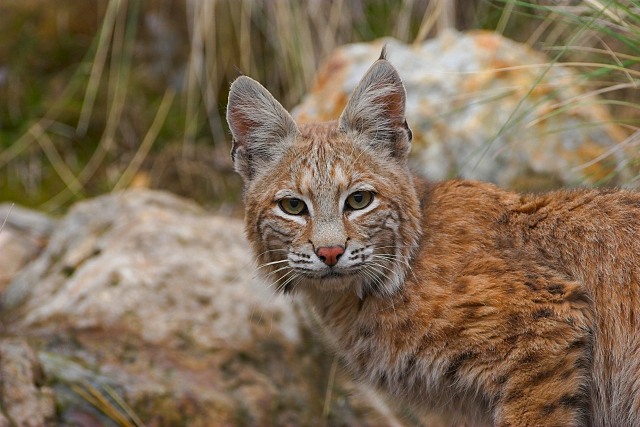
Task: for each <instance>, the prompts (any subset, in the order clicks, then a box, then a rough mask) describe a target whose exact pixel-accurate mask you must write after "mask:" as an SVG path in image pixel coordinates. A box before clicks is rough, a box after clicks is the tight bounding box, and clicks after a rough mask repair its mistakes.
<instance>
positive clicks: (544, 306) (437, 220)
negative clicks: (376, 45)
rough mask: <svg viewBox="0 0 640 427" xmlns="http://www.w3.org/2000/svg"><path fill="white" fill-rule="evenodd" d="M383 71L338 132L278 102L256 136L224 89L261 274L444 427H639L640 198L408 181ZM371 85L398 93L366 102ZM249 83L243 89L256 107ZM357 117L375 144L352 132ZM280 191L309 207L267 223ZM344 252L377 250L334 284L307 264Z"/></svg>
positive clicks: (387, 385) (359, 365)
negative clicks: (325, 252)
mask: <svg viewBox="0 0 640 427" xmlns="http://www.w3.org/2000/svg"><path fill="white" fill-rule="evenodd" d="M376 64H378V65H374V67H372V70H373V71H370V72H369V73H368V75H367V76H365V78H364V79H363V83H361V86H362V87H359V89H357V90H356V92H357V93H356V94H355V95H354V96H353V98H356V101H360V102H361V103H362V105H364V107H362V108H363V109H362V110H358V108H360V106H354V105H351V106H350V105H348V106H347V108H346V110H345V113H344V114H343V117H341V120H340V121H338V122H335V123H328V124H321V125H308V126H303V127H297V126H296V125H295V124H292V123H291V122H290V120H292V119H290V117H288V115H287V113H286V112H284V110H280V109H278V108H281V107H279V105H275V106H274V107H273V108H274V110H273V111H271V112H270V114H271V116H272V118H271V119H267V120H266V122H268V121H269V120H275V123H278V121H279V120H282V121H285V122H286V123H284V124H282V125H278V126H271V128H269V124H268V123H267V125H265V128H264V129H259V131H260V133H258V131H256V133H254V134H251V132H252V131H253V130H254V129H255V127H256V126H261V125H262V124H256V123H259V120H258V119H253V118H252V115H253V114H257V112H259V108H254V107H255V106H251V105H248V106H247V105H241V104H240V102H241V101H242V100H245V101H246V100H247V98H248V97H247V96H246V93H245V92H246V90H245V88H243V87H240V86H238V87H236V88H235V89H234V88H233V87H232V95H231V96H230V103H229V114H228V118H229V122H230V125H231V128H232V132H233V133H234V144H235V147H234V154H235V156H236V167H237V169H238V170H239V171H240V173H241V174H242V175H243V177H244V178H245V183H246V187H245V202H246V209H247V210H246V231H247V235H248V237H249V240H250V241H251V243H252V245H253V248H254V251H255V253H256V255H257V257H258V260H259V262H260V265H261V266H263V267H264V269H265V270H268V272H267V276H269V278H270V279H272V280H273V281H274V283H275V284H276V287H277V288H278V289H279V290H282V291H285V292H293V293H300V294H302V295H303V297H304V298H306V299H307V300H308V301H309V303H310V304H311V306H312V307H314V309H315V310H316V311H317V312H318V314H319V316H320V317H321V319H322V321H323V323H324V324H325V326H326V336H327V339H328V341H329V342H330V343H331V345H332V346H333V347H334V348H335V350H336V351H337V353H338V354H339V355H340V356H341V357H342V359H343V361H344V363H345V366H346V367H347V368H348V369H349V370H350V371H351V372H352V373H353V375H354V376H355V377H357V378H358V379H360V380H362V381H364V382H367V383H370V384H373V385H374V386H376V387H378V388H380V389H381V390H383V391H385V392H387V393H388V394H389V395H390V396H392V397H393V398H395V399H398V400H400V401H402V402H405V403H408V404H410V405H412V406H414V407H416V408H418V409H422V410H426V411H433V412H440V413H441V414H443V415H445V416H446V417H447V419H448V420H449V421H450V422H451V423H454V424H455V423H457V422H465V421H466V422H470V423H471V424H472V425H500V426H518V425H522V426H525V425H527V426H528V425H576V426H577V425H598V426H606V425H640V406H639V405H640V356H639V354H640V353H639V351H640V330H639V328H638V326H639V325H638V314H639V313H638V311H639V310H640V301H639V295H638V294H639V291H640V283H638V282H639V280H640V238H639V237H638V231H639V230H640V194H638V193H636V192H630V191H613V190H573V191H561V192H554V193H548V194H543V195H519V194H515V193H512V192H508V191H504V190H501V189H499V188H497V187H495V186H493V185H491V184H486V183H480V182H472V181H464V180H452V181H445V182H440V183H431V182H428V181H426V180H424V179H422V178H420V177H419V176H416V175H414V174H412V173H411V172H410V171H409V170H408V167H407V162H406V152H407V151H408V148H407V147H408V144H409V142H410V132H409V133H407V129H405V128H406V125H404V123H403V120H404V90H402V91H400V89H398V87H400V88H401V83H400V86H398V83H397V81H399V79H397V77H396V76H395V74H393V73H392V72H391V71H390V70H392V68H390V69H389V67H390V66H389V65H387V63H386V61H385V60H384V59H381V60H380V61H378V62H377V63H376ZM375 67H379V68H382V70H375ZM384 73H387V74H384ZM381 80H384V81H385V82H386V83H385V84H387V85H388V86H389V87H392V89H389V90H388V91H385V92H380V93H382V95H381V96H378V97H376V92H375V90H379V86H376V85H377V84H378V83H379V81H381ZM396 80H397V81H396ZM254 83H255V82H253V83H252V82H248V81H245V82H241V84H247V85H248V86H247V87H250V88H251V90H255V91H257V93H259V95H257V96H265V97H266V96H267V95H265V94H263V93H262V92H260V91H262V90H263V88H262V89H260V88H258V87H254V86H253V85H254ZM255 85H257V83H255ZM358 90H359V91H360V92H358ZM366 91H374V92H373V93H366ZM265 92H266V90H265ZM362 93H366V96H365V97H364V98H363V96H364V95H361V94H362ZM254 95H255V93H254ZM367 97H368V98H367ZM356 101H354V102H353V104H355V102H356ZM269 102H271V101H269ZM367 103H373V104H376V105H375V108H373V109H372V111H371V114H372V117H373V120H372V122H373V123H375V120H381V121H382V122H383V125H384V126H383V127H385V126H386V128H387V129H383V130H385V132H383V133H382V137H381V139H376V138H378V137H379V136H380V134H379V133H378V132H379V129H378V128H376V129H375V133H371V132H369V131H370V130H371V129H368V128H367V124H366V123H365V124H364V125H362V120H363V119H362V118H363V117H365V121H366V116H362V114H366V113H367V110H366V108H367V107H366V104H367ZM276 104H277V103H276ZM262 105H270V104H269V103H268V102H266V101H265V102H264V103H263V104H262ZM385 105H386V106H388V105H390V108H387V109H385V108H384V107H385ZM268 108H271V106H269V107H268ZM382 115H386V116H382ZM387 116H389V117H391V118H390V119H388V120H387ZM396 116H397V117H396ZM351 117H358V119H353V118H351ZM403 126H404V127H403ZM292 129H293V130H292ZM264 132H267V133H269V132H271V133H269V134H268V137H264V138H263V137H262V136H261V135H263V134H264ZM292 132H293V133H292ZM368 132H369V133H368ZM386 140H388V143H385V141H386ZM256 141H257V142H256ZM274 141H275V142H274ZM278 141H280V142H281V144H280V145H278V146H277V147H276V148H274V149H273V152H268V151H267V150H266V149H265V148H264V147H270V145H271V144H273V145H274V146H275V145H277V144H279V143H278ZM251 144H255V145H256V146H259V147H258V148H260V150H258V149H257V148H256V149H254V148H252V146H251ZM263 145H264V147H263ZM252 149H254V150H255V151H251V150H252ZM270 153H275V154H270ZM356 181H357V182H365V183H372V185H373V186H374V187H375V191H374V197H375V198H376V199H375V200H376V205H375V206H374V207H373V208H370V210H369V211H364V210H363V212H364V213H362V214H360V215H359V216H358V213H357V212H355V211H351V210H348V209H347V208H346V206H345V207H344V208H343V207H342V206H341V205H340V200H342V199H340V197H341V196H340V194H342V193H344V192H345V191H347V192H348V188H349V186H350V185H352V182H356ZM284 188H290V189H292V191H293V193H295V194H299V195H301V196H300V197H303V196H304V197H305V199H304V200H306V202H307V203H309V204H310V205H311V206H310V209H309V211H308V213H306V214H304V215H306V216H305V217H304V218H303V216H302V215H299V216H297V217H293V216H291V217H290V216H288V215H285V214H282V212H280V211H279V210H278V197H276V193H277V192H278V191H281V190H282V189H284ZM287 197H289V196H287ZM311 208H313V210H312V209H311ZM327 224H328V225H327ZM345 239H346V240H345ZM343 242H344V244H345V246H346V247H347V248H349V245H356V249H354V252H349V251H348V250H347V252H345V257H346V256H349V257H350V259H351V260H356V259H358V257H359V256H361V257H362V259H363V260H365V258H366V257H365V256H364V255H359V254H360V253H361V252H363V253H364V251H365V249H362V248H364V246H362V248H360V246H357V245H365V246H366V245H368V244H371V246H372V247H374V249H373V253H372V255H371V257H370V258H366V260H367V262H370V263H371V265H372V267H371V268H370V269H369V270H367V271H360V270H358V268H360V267H357V266H353V267H351V266H345V273H344V274H342V273H340V274H338V275H337V276H336V275H331V274H330V273H329V272H331V271H333V270H332V268H334V269H336V268H338V267H339V266H340V264H339V265H338V266H336V267H326V266H323V265H322V263H321V262H320V261H318V260H317V259H313V258H314V256H315V255H314V252H313V251H314V250H315V248H317V247H318V246H320V245H328V244H342V243H343ZM358 251H360V252H358ZM376 251H377V252H376ZM292 253H293V255H292ZM292 259H293V261H292ZM296 260H298V261H299V262H300V263H302V264H303V265H304V263H310V264H312V265H313V266H320V267H322V268H320V267H318V268H320V270H318V271H319V273H317V275H316V270H314V271H311V272H305V271H304V268H298V267H296V265H295V264H296V262H298V261H296ZM312 261H313V263H315V264H313V263H312ZM344 262H345V263H347V262H349V261H348V260H347V261H344ZM353 262H354V263H355V261H353ZM364 264H366V262H364ZM374 267H375V268H374ZM314 268H315V267H314ZM362 268H366V267H362ZM325 270H326V271H325ZM325 273H326V274H325ZM323 274H324V276H322V275H323ZM318 275H319V276H318Z"/></svg>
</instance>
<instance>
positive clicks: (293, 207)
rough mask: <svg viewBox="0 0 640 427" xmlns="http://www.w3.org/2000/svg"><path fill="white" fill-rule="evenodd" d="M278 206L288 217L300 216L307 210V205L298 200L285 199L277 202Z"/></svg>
mask: <svg viewBox="0 0 640 427" xmlns="http://www.w3.org/2000/svg"><path fill="white" fill-rule="evenodd" d="M278 206H280V209H282V210H283V211H284V212H285V213H288V214H289V215H300V214H303V213H304V212H305V211H306V210H307V205H305V204H304V202H303V201H302V200H300V199H295V198H286V199H282V200H280V201H279V202H278Z"/></svg>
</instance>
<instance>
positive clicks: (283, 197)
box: [227, 60, 420, 297]
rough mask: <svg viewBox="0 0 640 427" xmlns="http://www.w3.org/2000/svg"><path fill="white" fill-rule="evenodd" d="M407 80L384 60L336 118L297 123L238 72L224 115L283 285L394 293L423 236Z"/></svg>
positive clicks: (260, 242) (254, 216)
mask: <svg viewBox="0 0 640 427" xmlns="http://www.w3.org/2000/svg"><path fill="white" fill-rule="evenodd" d="M404 96H405V94H404V88H403V86H402V83H401V82H400V80H399V77H398V76H397V73H396V72H395V70H394V69H393V67H392V66H391V65H390V64H389V63H388V62H386V61H385V60H380V61H378V62H376V64H374V66H373V67H372V68H371V70H369V72H368V73H367V75H366V76H365V78H364V79H363V81H362V82H361V83H360V85H359V86H358V88H356V90H355V91H354V95H353V96H352V98H351V100H350V101H349V103H348V105H347V107H346V108H345V111H344V112H343V114H342V117H341V118H340V121H338V122H334V123H327V124H320V125H306V126H301V127H298V126H297V125H296V124H295V122H294V121H293V119H292V118H291V116H290V115H289V114H288V113H287V112H286V111H285V110H284V108H282V107H281V106H280V104H278V103H277V101H275V99H273V97H272V96H271V95H270V94H269V93H268V92H267V90H266V89H264V88H263V87H262V86H260V85H259V84H258V83H257V82H255V81H253V80H251V79H249V78H248V77H240V78H239V79H238V80H236V82H234V84H233V86H232V89H231V93H230V97H229V108H228V113H227V117H228V120H229V124H230V127H231V129H232V133H233V136H234V149H233V151H232V156H233V157H234V161H235V165H236V169H237V170H238V172H240V174H241V175H242V176H243V178H244V180H245V197H244V200H245V205H246V227H247V228H246V230H247V234H248V236H249V240H250V241H251V242H252V244H253V247H254V251H255V252H256V254H257V257H258V261H259V264H260V267H261V268H262V269H264V270H268V271H267V272H266V275H267V277H269V278H270V279H272V280H273V281H274V282H275V284H276V288H277V289H278V290H280V291H283V292H291V291H295V290H304V289H308V288H309V287H312V288H315V289H317V290H321V291H343V290H351V291H355V292H357V293H358V295H359V296H361V297H362V296H363V295H364V294H366V293H369V292H376V293H386V294H390V293H393V292H394V291H395V290H396V289H398V287H399V286H400V285H401V283H402V282H403V279H404V276H405V274H406V270H407V266H408V265H409V264H408V261H409V258H410V257H411V255H412V252H413V251H414V249H415V247H416V245H417V241H418V238H419V234H420V232H419V218H420V213H419V203H418V201H417V197H416V194H415V189H414V186H413V184H412V176H411V174H410V172H409V170H408V167H407V159H406V157H407V153H408V151H409V144H410V131H409V129H408V127H407V125H406V122H405V120H404Z"/></svg>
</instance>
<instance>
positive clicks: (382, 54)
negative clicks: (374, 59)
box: [378, 43, 387, 61]
mask: <svg viewBox="0 0 640 427" xmlns="http://www.w3.org/2000/svg"><path fill="white" fill-rule="evenodd" d="M381 59H382V60H383V61H386V60H387V44H386V43H385V44H383V45H382V50H381V51H380V57H379V58H378V60H381Z"/></svg>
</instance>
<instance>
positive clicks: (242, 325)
mask: <svg viewBox="0 0 640 427" xmlns="http://www.w3.org/2000/svg"><path fill="white" fill-rule="evenodd" d="M0 315H1V316H2V317H1V318H0V321H1V322H2V323H4V324H5V325H6V328H7V333H9V334H12V335H23V336H27V337H29V339H30V342H32V343H33V345H34V346H35V347H36V348H37V350H38V353H37V354H38V359H39V363H40V365H41V366H42V369H43V370H44V373H45V377H46V384H47V386H48V387H50V388H51V389H52V390H53V394H54V395H55V399H56V401H57V405H58V407H59V408H60V409H59V412H60V420H59V421H60V423H68V424H79V425H96V424H95V423H104V422H106V421H105V416H104V415H102V414H101V413H100V411H98V410H97V409H96V408H94V407H93V405H91V404H90V403H89V400H91V399H87V396H91V394H92V393H94V394H95V393H98V394H102V395H104V396H108V395H109V393H110V390H112V389H113V390H115V392H116V393H117V394H118V395H120V396H122V398H123V399H124V401H125V402H126V403H127V404H128V405H129V406H131V407H132V408H133V410H134V412H135V413H136V414H137V416H138V417H139V418H140V419H141V420H142V421H143V422H145V423H146V425H151V426H179V425H200V426H213V425H216V426H217V425H228V426H232V425H259V426H270V425H278V426H280V425H321V424H325V423H326V424H327V425H394V424H395V425H398V424H397V421H395V418H394V417H393V415H391V413H390V412H388V411H387V410H386V409H385V407H384V405H382V404H381V403H380V402H378V401H375V400H372V397H371V396H370V395H369V394H367V393H363V392H360V391H356V390H355V388H354V386H353V385H352V384H351V383H350V382H349V381H348V380H347V379H345V376H344V375H342V374H340V373H338V375H336V376H335V377H334V376H332V375H331V374H330V373H331V372H332V369H331V366H332V363H333V357H332V356H330V355H329V354H328V353H327V352H325V350H324V348H323V347H322V346H321V345H320V344H319V339H318V336H317V335H318V334H317V329H318V326H317V325H316V324H314V322H313V320H312V318H310V317H309V316H308V315H307V314H305V312H304V311H303V310H302V309H301V308H300V307H299V306H298V305H296V304H294V303H293V301H291V300H290V299H284V298H282V297H276V296H275V295H274V294H273V292H272V291H271V290H270V289H269V288H268V286H267V285H266V284H265V283H264V282H263V281H262V280H260V279H258V278H257V274H256V269H255V268H254V266H253V262H252V255H251V252H250V250H249V247H248V244H247V242H246V241H245V240H244V238H243V230H242V224H241V221H239V220H236V219H230V218H222V217H216V216H211V215H208V214H206V213H205V212H203V211H202V210H201V209H200V208H199V207H198V206H196V205H194V204H193V203H191V202H187V201H185V200H182V199H178V198H176V197H174V196H170V195H168V194H166V193H160V192H152V191H145V190H135V191H127V192H123V193H118V194H113V195H108V196H104V197H100V198H97V199H94V200H90V201H86V202H82V203H78V204H77V205H75V206H74V207H73V208H72V209H71V210H70V211H69V213H68V214H67V215H66V216H65V217H64V218H62V219H61V220H60V222H59V224H58V225H57V227H56V228H55V231H54V232H53V234H52V235H51V238H50V241H49V244H48V245H47V247H46V248H45V250H44V251H43V252H42V254H41V255H40V256H39V257H38V258H37V259H36V260H35V261H33V262H32V263H31V264H29V266H28V267H27V268H25V269H24V270H23V271H22V272H21V273H19V274H18V275H17V276H16V277H15V278H14V279H13V281H12V282H11V284H10V285H9V286H8V288H7V289H6V291H5V293H4V295H3V307H2V310H1V311H0ZM338 372H340V370H338ZM83 395H84V396H85V397H81V396H83ZM107 402H108V404H107V413H109V411H111V413H112V414H113V413H119V414H121V416H123V417H125V418H129V416H128V415H126V410H125V409H124V408H122V407H121V406H120V405H119V404H117V403H116V402H115V401H113V400H110V399H107ZM109 402H110V403H109ZM102 405H103V406H104V404H102ZM101 410H104V408H102V409H101ZM111 417H112V418H114V417H116V416H115V415H112V416H111ZM92 423H93V424H92Z"/></svg>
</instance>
